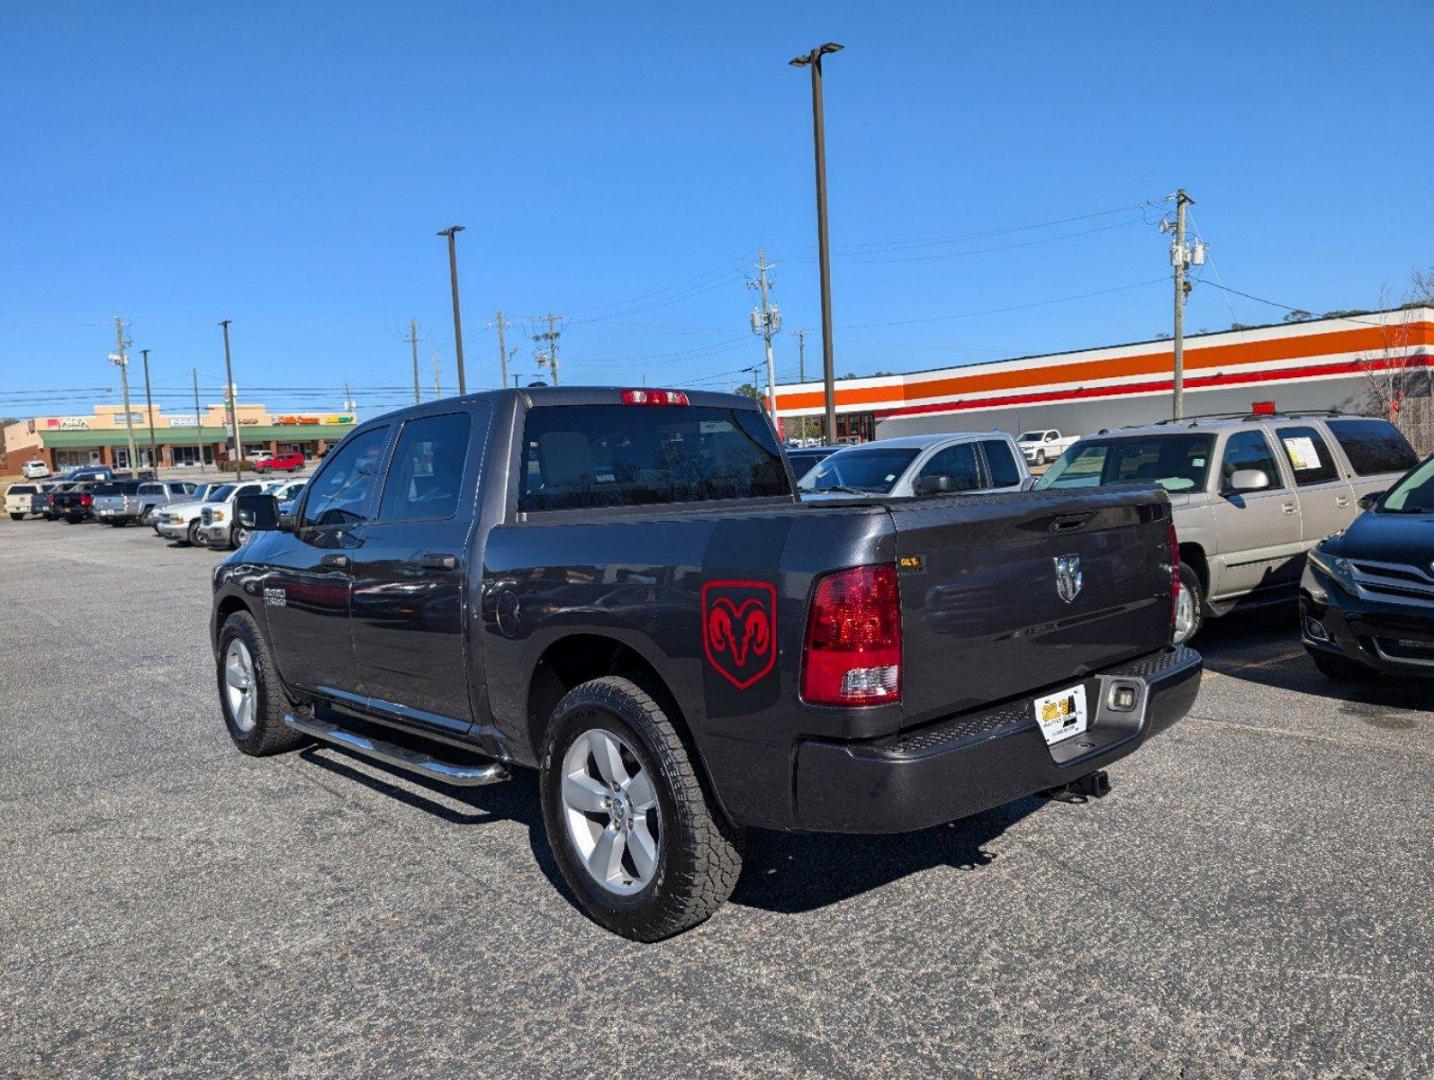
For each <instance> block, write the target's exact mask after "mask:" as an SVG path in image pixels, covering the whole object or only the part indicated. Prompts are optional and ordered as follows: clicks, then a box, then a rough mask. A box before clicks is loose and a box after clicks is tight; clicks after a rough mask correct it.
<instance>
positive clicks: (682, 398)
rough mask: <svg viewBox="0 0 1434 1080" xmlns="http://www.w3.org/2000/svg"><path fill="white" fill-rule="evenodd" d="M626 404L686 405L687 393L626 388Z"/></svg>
mask: <svg viewBox="0 0 1434 1080" xmlns="http://www.w3.org/2000/svg"><path fill="white" fill-rule="evenodd" d="M622 403H623V404H624V405H686V404H687V395H686V394H685V393H683V392H682V391H681V390H624V391H623V392H622Z"/></svg>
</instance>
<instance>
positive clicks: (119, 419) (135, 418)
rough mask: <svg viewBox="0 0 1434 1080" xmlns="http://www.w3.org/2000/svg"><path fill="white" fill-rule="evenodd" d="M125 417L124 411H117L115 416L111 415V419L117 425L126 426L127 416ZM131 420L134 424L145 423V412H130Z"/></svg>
mask: <svg viewBox="0 0 1434 1080" xmlns="http://www.w3.org/2000/svg"><path fill="white" fill-rule="evenodd" d="M124 417H125V414H124V413H122V412H117V413H115V414H114V415H113V416H111V417H110V420H111V421H113V423H114V425H115V427H124V426H125V418H124ZM129 422H130V423H132V424H143V423H144V413H137V412H132V413H130V414H129Z"/></svg>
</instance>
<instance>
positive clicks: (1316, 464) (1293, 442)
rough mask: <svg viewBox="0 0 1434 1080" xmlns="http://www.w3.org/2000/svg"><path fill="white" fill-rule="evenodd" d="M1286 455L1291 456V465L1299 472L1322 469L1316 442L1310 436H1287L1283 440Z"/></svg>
mask: <svg viewBox="0 0 1434 1080" xmlns="http://www.w3.org/2000/svg"><path fill="white" fill-rule="evenodd" d="M1283 442H1284V444H1285V453H1286V454H1288V455H1289V456H1290V464H1291V465H1293V466H1294V467H1295V470H1296V471H1298V472H1304V471H1305V470H1306V469H1318V468H1320V467H1321V465H1320V460H1319V451H1318V450H1316V449H1315V444H1314V440H1313V439H1311V438H1310V437H1309V436H1308V435H1295V436H1286V437H1285V438H1284V440H1283Z"/></svg>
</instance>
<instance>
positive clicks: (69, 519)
mask: <svg viewBox="0 0 1434 1080" xmlns="http://www.w3.org/2000/svg"><path fill="white" fill-rule="evenodd" d="M83 520H84V518H77V517H75V516H74V515H73V514H66V515H65V524H66V525H78V524H79V523H80V522H81V521H83Z"/></svg>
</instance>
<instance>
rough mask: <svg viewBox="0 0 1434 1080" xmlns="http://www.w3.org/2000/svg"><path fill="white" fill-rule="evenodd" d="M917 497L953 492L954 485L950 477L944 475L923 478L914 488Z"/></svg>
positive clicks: (938, 474)
mask: <svg viewBox="0 0 1434 1080" xmlns="http://www.w3.org/2000/svg"><path fill="white" fill-rule="evenodd" d="M914 490H915V492H916V494H917V495H943V494H945V493H946V492H949V491H955V490H956V485H955V484H953V483H951V477H949V476H947V475H946V474H945V473H937V474H936V475H934V476H923V477H921V478H920V479H918V480H917V481H916V485H915V488H914Z"/></svg>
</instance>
